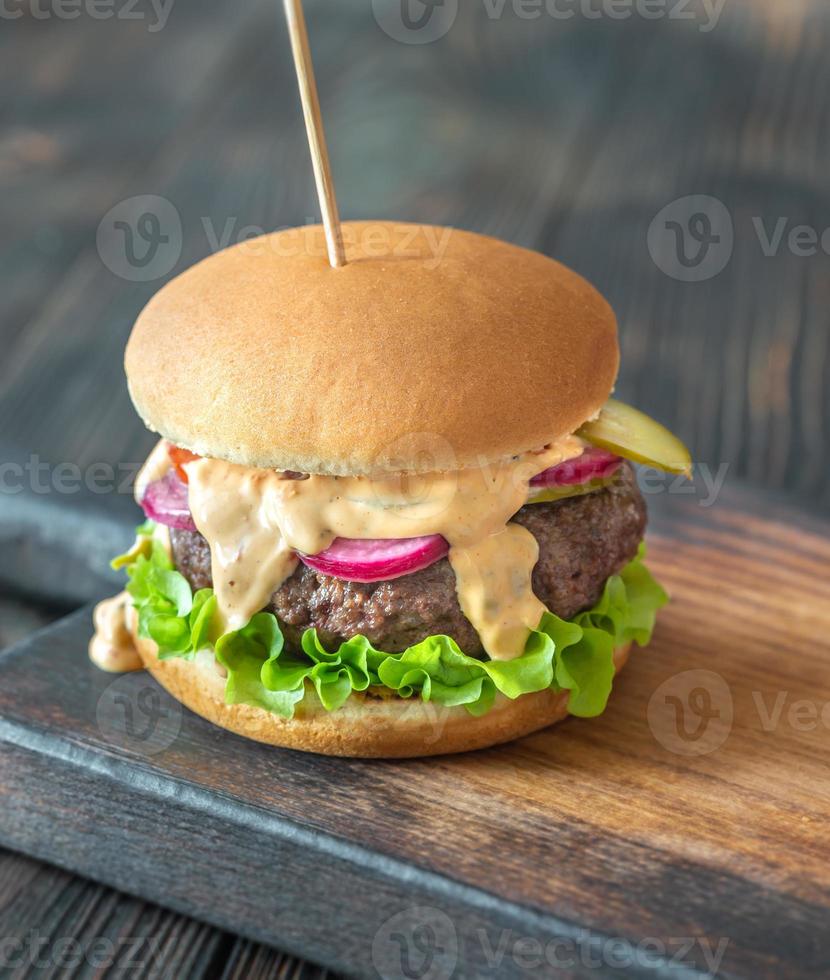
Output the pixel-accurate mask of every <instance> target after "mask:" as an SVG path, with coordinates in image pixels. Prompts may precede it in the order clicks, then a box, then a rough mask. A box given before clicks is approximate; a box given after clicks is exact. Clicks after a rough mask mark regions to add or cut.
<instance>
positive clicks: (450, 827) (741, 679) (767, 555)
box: [0, 490, 830, 980]
mask: <svg viewBox="0 0 830 980" xmlns="http://www.w3.org/2000/svg"><path fill="white" fill-rule="evenodd" d="M653 505H654V506H653V508H652V509H653V511H654V512H655V515H656V516H655V519H654V521H653V527H652V533H651V537H650V563H651V564H652V566H653V568H654V570H655V571H656V573H657V574H658V575H659V577H660V578H661V579H662V580H663V581H664V583H665V584H666V586H667V587H668V588H669V590H670V591H671V593H672V594H673V597H674V601H673V603H672V604H671V606H670V607H669V608H668V609H667V610H666V611H665V612H664V613H663V615H662V618H661V620H660V623H659V626H658V629H657V632H656V635H655V640H654V643H653V645H652V646H651V647H650V648H649V649H648V650H647V651H639V652H637V653H636V655H635V656H634V657H633V658H632V660H631V662H630V664H629V666H628V668H627V669H626V671H625V672H624V674H623V675H622V677H621V678H620V680H619V683H618V686H617V690H616V692H615V696H614V698H613V700H612V703H611V706H610V708H609V710H608V712H607V713H606V714H605V715H604V716H603V717H602V718H600V719H597V720H594V721H580V720H570V721H568V722H566V723H565V724H563V725H560V726H558V727H555V728H553V729H550V730H548V731H545V732H542V733H539V734H537V735H534V736H531V737H529V738H526V739H524V740H523V741H520V742H517V743H515V744H513V745H511V746H508V747H503V748H498V749H492V750H488V751H484V752H479V753H476V754H472V755H467V756H457V757H446V758H439V759H429V760H415V761H409V762H394V763H391V762H360V761H349V760H337V759H326V758H317V757H313V756H306V755H301V754H298V753H292V752H290V751H281V750H274V749H267V748H265V747H262V746H259V745H255V744H253V743H247V742H245V741H243V740H242V739H239V738H237V737H235V736H232V735H229V734H227V733H225V732H222V731H219V730H217V729H214V728H212V727H211V726H209V725H208V724H206V723H205V722H203V721H202V720H201V719H199V718H196V717H195V716H193V715H191V714H190V713H188V712H186V711H184V710H182V709H180V708H179V707H178V705H176V704H175V703H174V702H172V701H171V700H170V699H169V698H168V697H167V695H165V694H164V693H163V692H161V691H160V689H159V688H157V687H156V686H155V685H154V684H153V683H152V681H150V680H149V679H148V678H147V677H146V676H145V675H131V676H129V677H125V678H120V679H113V678H112V677H108V676H106V675H104V674H101V673H99V672H97V671H96V670H95V669H94V668H92V667H91V666H90V665H89V664H88V662H87V659H86V653H85V647H86V642H87V639H88V636H89V631H90V621H89V611H88V610H86V611H82V612H80V613H78V614H76V615H74V616H72V617H70V618H68V619H66V620H64V621H62V622H61V623H59V624H57V625H56V626H55V627H52V628H50V629H49V630H47V631H46V632H43V633H41V634H39V635H38V636H36V637H35V638H33V639H32V640H30V641H28V642H26V643H24V644H23V645H22V646H19V647H17V648H15V649H14V650H12V651H10V652H9V653H7V654H5V655H4V656H0V744H2V751H0V800H1V801H2V809H0V843H2V844H4V845H7V846H10V847H12V848H16V849H19V850H23V851H27V852H29V853H31V854H34V855H36V856H37V857H40V858H43V859H46V860H49V861H53V862H55V863H57V864H60V865H63V866H65V867H68V868H71V869H73V870H76V871H79V872H81V873H82V874H85V875H87V876H89V877H92V878H95V879H98V880H100V881H103V882H106V883H109V884H112V885H114V886H115V887H117V888H120V889H123V890H124V891H128V892H132V893H134V894H137V895H140V896H143V897H146V898H148V899H151V900H153V901H156V902H158V903H161V904H163V905H166V906H169V907H171V908H174V909H177V910H181V911H184V912H186V913H189V914H191V915H194V916H197V917H201V918H203V919H205V920H208V921H210V922H212V923H214V924H217V925H219V926H223V927H227V928H229V929H232V930H233V931H235V932H239V933H242V934H245V935H247V936H250V937H251V938H253V939H257V940H263V941H266V942H270V943H273V944H275V945H278V946H280V947H282V948H285V949H289V950H291V951H293V952H296V953H298V954H300V955H302V956H305V957H307V958H310V959H313V960H316V961H318V962H321V963H324V964H327V965H331V966H332V967H335V968H339V969H343V970H348V972H350V973H353V974H357V975H365V976H378V975H380V976H383V977H408V978H412V977H417V978H424V977H429V978H430V980H449V978H450V977H472V976H494V977H510V976H525V977H526V976H529V975H532V976H543V975H551V976H554V975H555V976H569V977H583V976H585V977H587V976H591V977H600V976H601V977H605V976H622V975H625V976H643V977H646V976H670V977H675V976H683V977H699V976H706V975H712V974H716V975H718V976H724V977H742V978H744V977H745V978H765V977H769V978H776V980H779V978H782V977H787V978H792V977H811V978H815V977H819V976H828V975H830V820H828V816H830V778H828V773H829V770H828V762H830V524H828V523H827V522H824V521H823V520H821V519H820V518H817V517H816V518H813V517H810V516H808V515H807V514H805V513H803V512H800V511H797V510H794V509H792V508H790V507H787V506H785V505H783V504H779V503H777V502H776V501H774V500H772V499H771V498H770V497H768V496H757V495H754V494H750V493H748V492H746V491H741V490H730V491H728V492H726V493H724V494H723V495H722V496H721V498H720V499H719V500H718V502H717V503H716V504H715V505H714V506H712V507H710V508H704V507H702V506H701V498H700V497H692V496H672V495H663V496H661V497H659V498H656V499H655V500H654V501H653Z"/></svg>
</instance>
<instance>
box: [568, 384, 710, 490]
mask: <svg viewBox="0 0 830 980" xmlns="http://www.w3.org/2000/svg"><path fill="white" fill-rule="evenodd" d="M577 435H578V436H579V437H580V438H582V439H584V440H585V441H586V442H590V443H591V445H592V446H599V447H600V448H601V449H607V450H609V451H610V452H612V453H616V454H617V455H618V456H624V457H625V458H626V459H632V460H634V461H635V462H637V463H645V464H646V465H647V466H654V467H656V468H657V469H659V470H664V471H665V472H666V473H685V474H686V476H691V475H692V457H691V456H690V454H689V450H688V449H687V448H686V447H685V446H684V445H683V443H682V442H681V441H680V440H679V439H678V438H677V436H675V435H672V433H671V432H669V430H668V429H667V428H665V426H662V425H660V423H659V422H655V421H654V419H652V418H649V416H648V415H646V414H645V413H644V412H641V411H639V410H638V409H636V408H632V407H631V406H630V405H625V404H623V403H622V402H618V401H616V400H615V399H613V398H610V399H609V400H608V401H607V402H606V404H605V407H604V408H603V410H602V411H601V412H600V414H599V418H597V419H595V420H594V421H593V422H586V423H585V425H583V426H582V428H581V429H580V430H579V431H578V432H577Z"/></svg>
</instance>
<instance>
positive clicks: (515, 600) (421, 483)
mask: <svg viewBox="0 0 830 980" xmlns="http://www.w3.org/2000/svg"><path fill="white" fill-rule="evenodd" d="M582 450H583V444H582V443H581V442H580V440H579V439H577V438H575V437H573V436H568V437H566V438H565V439H562V440H560V441H559V442H558V443H556V444H554V445H552V446H549V447H547V448H546V449H544V450H542V451H540V452H536V453H525V454H523V455H521V456H518V457H515V458H514V459H512V460H509V461H507V462H505V463H502V464H500V465H494V466H482V467H480V468H471V469H467V470H460V471H458V472H453V473H435V474H430V475H428V476H417V477H406V476H390V477H386V476H385V477H380V478H369V477H331V476H310V477H309V478H308V479H305V480H293V479H287V478H286V476H285V474H282V473H278V472H275V471H272V470H255V469H249V468H247V467H244V466H238V465H236V464H233V463H227V462H224V461H222V460H215V459H198V460H195V461H193V462H190V463H187V464H186V466H185V469H186V471H187V475H188V479H189V493H190V509H191V511H192V514H193V520H194V522H195V524H196V527H197V528H198V529H199V531H200V532H201V533H202V535H203V536H204V537H205V538H206V540H207V541H208V544H209V545H210V549H211V565H212V573H213V583H214V590H215V592H216V596H217V599H218V607H219V616H220V619H221V620H222V622H221V626H222V627H223V628H224V629H239V628H241V627H242V626H244V625H245V624H246V623H247V622H248V620H249V619H250V618H251V616H253V615H254V614H255V613H257V612H259V611H260V610H261V609H262V608H264V607H265V606H266V605H267V604H268V602H269V600H270V598H271V595H272V594H273V593H274V592H275V591H276V590H277V589H278V588H279V587H280V586H281V585H282V583H283V582H284V581H285V580H286V579H287V578H288V577H289V576H290V575H291V573H292V572H293V571H294V569H295V568H296V565H297V561H298V559H297V558H296V556H295V555H294V552H295V551H300V552H303V553H305V554H317V553H318V552H320V551H324V550H325V549H326V548H328V547H329V546H330V545H331V544H332V542H333V541H334V539H335V538H338V537H342V538H410V537H419V536H421V535H427V534H440V535H442V536H443V537H444V538H446V540H447V541H448V542H449V545H450V554H449V560H450V563H451V565H452V567H453V570H454V571H455V574H456V588H457V591H458V599H459V603H460V605H461V608H462V610H463V612H464V614H465V615H466V616H467V618H468V619H469V620H470V622H471V623H472V625H473V626H474V627H475V629H476V630H477V632H478V633H479V635H480V636H481V639H482V643H483V645H484V648H485V650H486V651H487V653H488V654H489V655H490V656H491V657H492V658H493V659H496V660H509V659H512V658H514V657H518V656H520V655H521V653H522V652H523V650H524V646H525V642H526V640H527V636H528V634H529V631H530V630H531V629H533V628H535V627H536V626H537V625H538V622H539V620H540V618H541V616H542V613H543V612H544V607H543V605H542V604H541V603H540V602H539V600H538V599H537V598H536V597H535V595H534V594H533V590H532V588H531V581H530V577H531V572H532V570H533V566H534V565H535V563H536V560H537V558H538V548H537V545H536V541H535V539H534V538H533V536H532V535H531V534H530V533H529V532H528V531H526V530H525V529H524V528H521V527H519V526H518V525H513V524H509V523H508V522H509V521H510V518H511V517H512V516H513V515H514V514H515V513H516V511H518V510H519V508H520V507H521V506H522V505H523V504H524V503H525V501H526V499H527V493H528V482H529V480H530V479H531V477H533V476H535V475H536V474H537V473H541V472H542V471H543V470H546V469H548V467H551V466H555V465H557V464H558V463H561V462H563V461H565V460H567V459H571V458H573V457H574V456H578V455H579V454H580V453H581V452H582Z"/></svg>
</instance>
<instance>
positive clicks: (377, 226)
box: [126, 221, 619, 475]
mask: <svg viewBox="0 0 830 980" xmlns="http://www.w3.org/2000/svg"><path fill="white" fill-rule="evenodd" d="M343 235H344V240H345V244H346V254H347V258H348V264H347V265H346V266H345V267H343V268H341V269H332V268H331V267H330V266H329V264H328V260H327V257H326V247H325V238H324V235H323V230H322V228H321V227H320V226H319V225H317V226H308V227H304V228H294V229H289V230H287V231H280V232H276V233H274V234H271V235H264V236H262V237H259V238H254V239H251V240H249V241H247V242H243V243H241V244H239V245H235V246H233V247H232V248H229V249H226V250H225V251H223V252H219V253H217V254H215V255H212V256H210V257H209V258H207V259H205V260H204V261H202V262H200V263H199V264H198V265H195V266H193V267H192V268H191V269H188V270H187V271H186V272H184V273H183V274H182V275H180V276H178V278H176V279H174V280H172V281H171V282H170V283H168V284H167V285H166V286H165V287H164V288H163V289H162V290H161V291H160V292H159V293H158V294H157V295H156V296H154V297H153V299H152V300H151V301H150V302H149V303H148V305H147V306H146V308H145V309H144V311H143V312H142V313H141V315H140V316H139V318H138V322H137V323H136V325H135V328H134V329H133V332H132V336H131V337H130V341H129V344H128V345H127V353H126V369H127V377H128V379H129V386H130V394H131V395H132V399H133V401H134V403H135V405H136V408H137V409H138V411H139V413H140V414H141V416H142V418H143V419H144V421H145V423H146V424H147V426H148V427H149V428H150V429H153V430H154V431H156V432H159V433H160V434H161V435H162V436H164V437H165V438H167V439H169V440H170V441H171V442H173V443H175V444H176V445H178V446H181V447H183V448H185V449H189V450H191V451H192V452H194V453H198V454H199V455H200V456H209V457H213V458H218V459H225V460H228V461H230V462H233V463H241V464H244V465H246V466H254V467H261V468H273V469H279V470H297V471H301V472H304V473H325V474H334V475H362V474H372V473H382V472H429V471H434V470H449V469H462V468H465V467H469V466H480V465H483V464H485V463H496V462H498V461H500V460H502V459H505V458H507V457H509V456H512V455H515V454H518V453H522V452H526V451H529V450H534V449H539V448H541V447H542V446H545V445H547V444H548V443H550V442H552V441H553V440H555V439H557V438H559V437H561V436H564V435H566V434H568V433H571V432H573V431H574V430H576V429H577V428H578V427H579V426H580V425H581V424H582V423H583V422H585V421H587V420H588V419H590V418H593V417H594V416H595V415H596V414H597V412H598V411H599V410H600V408H601V407H602V406H603V404H604V403H605V401H606V400H607V398H608V396H609V394H610V392H611V389H612V387H613V385H614V380H615V378H616V374H617V368H618V365H619V349H618V346H617V327H616V321H615V318H614V314H613V312H612V310H611V308H610V307H609V305H608V304H607V303H606V301H605V300H604V299H603V298H602V296H600V294H599V293H598V292H597V291H596V290H595V289H594V288H593V287H592V286H591V285H589V284H588V283H587V282H586V281H585V280H584V279H582V278H581V277H580V276H578V275H577V274H576V273H575V272H572V271H571V270H570V269H567V268H566V267H565V266H563V265H560V264H559V263H558V262H555V261H553V260H552V259H549V258H547V257H545V256H544V255H540V254H539V253H537V252H531V251H528V250H527V249H523V248H518V247H517V246H515V245H509V244H507V243H506V242H501V241H498V240H497V239H494V238H485V237H483V236H481V235H474V234H470V233H469V232H465V231H458V230H456V229H450V228H440V227H434V226H428V225H415V224H405V223H401V222H398V223H393V222H385V221H376V222H348V223H346V224H344V225H343Z"/></svg>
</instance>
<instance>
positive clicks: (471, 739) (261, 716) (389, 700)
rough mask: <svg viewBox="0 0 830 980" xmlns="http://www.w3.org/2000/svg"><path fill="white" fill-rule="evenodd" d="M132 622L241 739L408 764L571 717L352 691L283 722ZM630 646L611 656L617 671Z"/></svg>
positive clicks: (559, 705) (171, 674)
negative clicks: (479, 710) (230, 694)
mask: <svg viewBox="0 0 830 980" xmlns="http://www.w3.org/2000/svg"><path fill="white" fill-rule="evenodd" d="M136 620H137V617H135V616H133V617H132V624H131V627H132V628H131V631H132V633H133V637H134V639H135V643H136V648H137V649H138V652H139V654H140V656H141V659H142V661H143V662H144V666H145V667H146V668H147V670H148V671H149V672H150V673H151V674H152V675H153V677H154V678H155V679H156V680H157V681H158V682H159V684H161V686H162V687H163V688H165V689H166V690H167V691H168V692H169V693H170V694H171V695H172V696H173V697H174V698H175V699H176V700H177V701H180V702H181V703H182V704H183V705H184V706H185V707H187V708H189V709H190V710H191V711H193V712H195V713H196V714H197V715H201V717H202V718H206V719H207V720H208V721H210V722H212V723H213V724H214V725H218V726H219V727H220V728H226V729H227V730H228V731H231V732H235V733H236V734H237V735H243V736H245V738H250V739H254V740H255V741H257V742H264V743H265V744H267V745H279V746H282V747H284V748H289V749H298V750H300V751H302V752H316V753H318V754H320V755H339V756H348V757H352V758H363V759H405V758H414V757H418V756H428V755H445V754H449V753H452V752H467V751H470V750H472V749H483V748H487V747H488V746H491V745H499V744H501V743H502V742H510V741H512V740H513V739H515V738H521V737H522V736H523V735H529V734H530V733H531V732H536V731H538V730H539V729H541V728H546V727H547V726H548V725H552V724H554V723H555V722H557V721H561V720H562V719H563V718H566V717H567V716H568V692H567V691H564V692H563V691H556V692H555V691H550V690H548V691H540V692H538V693H537V694H525V695H524V696H522V697H520V698H517V699H516V700H515V701H511V700H509V699H508V698H506V697H504V696H503V695H500V694H499V695H497V696H496V701H495V704H494V705H493V707H492V709H491V710H490V711H488V712H487V714H486V715H482V716H481V717H479V718H475V717H473V716H472V715H471V714H469V713H468V712H467V710H466V709H465V708H463V707H453V708H447V707H444V706H442V705H439V704H434V703H433V702H431V701H424V700H422V699H421V698H418V697H413V698H410V699H404V698H399V697H395V696H392V697H384V696H374V695H371V694H358V693H355V694H353V695H352V697H350V698H349V700H348V701H347V702H346V704H345V705H343V707H342V708H340V709H339V710H337V711H326V709H325V708H324V707H323V706H322V705H321V704H320V702H319V700H318V699H317V696H316V693H315V692H314V691H313V690H312V691H308V692H307V693H306V696H305V697H304V698H303V700H302V701H301V702H300V703H299V704H298V705H297V708H296V711H295V714H294V717H293V718H291V719H288V718H281V717H280V716H279V715H275V714H273V713H272V712H270V711H266V710H265V709H264V708H255V707H252V706H251V705H247V704H226V703H225V678H224V676H223V671H222V668H221V667H220V666H219V665H218V664H217V663H216V660H215V658H214V656H213V653H212V652H211V651H210V650H204V651H202V652H201V653H198V654H197V655H196V657H195V658H194V659H193V660H182V659H180V658H174V659H170V660H159V659H158V657H157V656H156V652H157V648H156V644H155V643H154V642H153V641H152V640H148V639H145V638H143V637H139V636H138V633H137V629H136V626H137V622H136ZM629 648H630V644H628V645H626V646H624V647H620V648H619V649H618V650H616V651H615V653H614V665H615V667H616V669H617V671H618V672H619V671H620V670H621V669H622V667H623V666H624V664H625V662H626V660H627V659H628V652H629Z"/></svg>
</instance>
